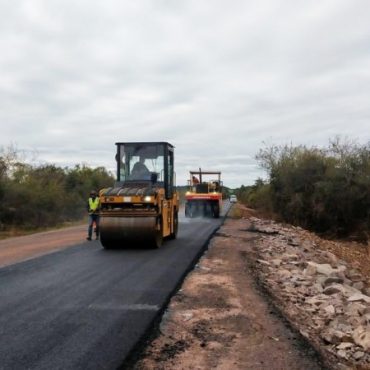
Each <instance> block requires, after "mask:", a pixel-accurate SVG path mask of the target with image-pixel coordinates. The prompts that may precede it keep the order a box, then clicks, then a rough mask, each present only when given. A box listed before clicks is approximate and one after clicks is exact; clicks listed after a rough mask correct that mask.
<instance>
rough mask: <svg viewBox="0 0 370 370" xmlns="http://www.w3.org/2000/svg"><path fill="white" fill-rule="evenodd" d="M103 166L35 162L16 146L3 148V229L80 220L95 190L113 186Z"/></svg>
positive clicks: (0, 217)
mask: <svg viewBox="0 0 370 370" xmlns="http://www.w3.org/2000/svg"><path fill="white" fill-rule="evenodd" d="M113 182H114V179H113V177H112V176H111V175H110V174H109V173H108V172H107V171H106V169H105V168H103V167H98V168H94V169H93V168H90V167H88V166H85V165H76V166H75V167H74V168H71V169H70V168H60V167H57V166H55V165H50V164H45V165H31V164H27V163H25V161H24V160H21V159H20V158H19V155H18V153H17V152H16V151H14V150H12V149H8V150H4V149H2V150H1V151H0V230H6V229H8V228H10V227H21V228H40V227H49V226H55V225H58V224H61V223H63V222H66V221H73V220H79V219H81V218H82V217H83V216H84V215H85V214H86V201H87V198H88V195H89V192H90V191H91V190H92V189H97V190H99V189H101V188H102V187H107V186H111V185H112V184H113Z"/></svg>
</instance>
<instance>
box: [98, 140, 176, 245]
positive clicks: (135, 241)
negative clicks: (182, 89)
mask: <svg viewBox="0 0 370 370" xmlns="http://www.w3.org/2000/svg"><path fill="white" fill-rule="evenodd" d="M116 146H117V154H116V162H117V181H116V183H115V185H114V186H113V187H111V188H106V189H102V190H101V191H100V204H101V211H100V217H101V218H100V240H101V243H102V245H103V247H104V248H113V247H124V246H126V247H135V246H136V245H143V246H150V245H151V246H154V247H159V246H160V245H161V244H162V241H163V239H164V238H170V239H174V238H176V235H177V229H178V207H179V200H178V194H177V192H176V189H175V175H174V147H173V146H172V145H171V144H169V143H166V142H135V143H121V142H120V143H116Z"/></svg>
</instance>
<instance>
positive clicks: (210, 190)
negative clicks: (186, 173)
mask: <svg viewBox="0 0 370 370" xmlns="http://www.w3.org/2000/svg"><path fill="white" fill-rule="evenodd" d="M221 207H222V181H221V172H219V171H202V170H201V169H199V171H190V180H188V191H187V192H186V194H185V217H197V216H200V217H207V216H208V217H214V218H218V217H220V212H221Z"/></svg>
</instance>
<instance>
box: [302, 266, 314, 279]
mask: <svg viewBox="0 0 370 370" xmlns="http://www.w3.org/2000/svg"><path fill="white" fill-rule="evenodd" d="M303 274H304V275H306V276H314V275H316V274H317V268H316V266H314V265H307V267H306V268H305V269H304V270H303Z"/></svg>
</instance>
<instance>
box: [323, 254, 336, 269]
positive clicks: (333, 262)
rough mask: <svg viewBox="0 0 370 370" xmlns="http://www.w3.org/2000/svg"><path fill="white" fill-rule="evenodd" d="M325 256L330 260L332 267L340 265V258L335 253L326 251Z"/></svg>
mask: <svg viewBox="0 0 370 370" xmlns="http://www.w3.org/2000/svg"><path fill="white" fill-rule="evenodd" d="M325 256H326V257H327V258H328V260H329V262H330V264H331V265H334V266H336V265H337V264H338V258H337V256H336V255H335V254H334V253H331V252H328V251H326V252H325Z"/></svg>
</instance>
